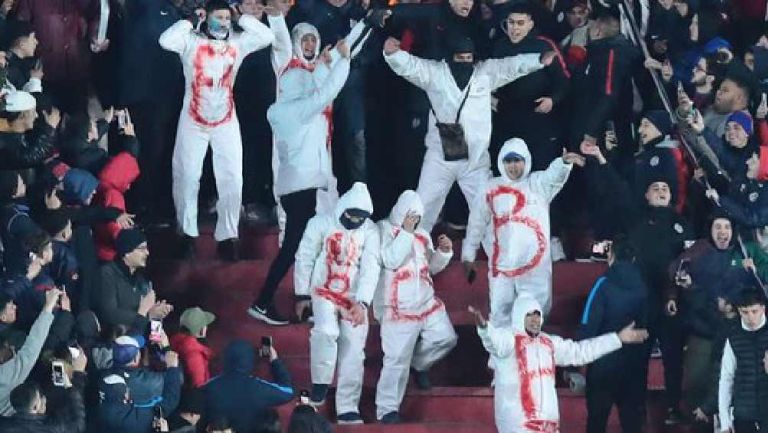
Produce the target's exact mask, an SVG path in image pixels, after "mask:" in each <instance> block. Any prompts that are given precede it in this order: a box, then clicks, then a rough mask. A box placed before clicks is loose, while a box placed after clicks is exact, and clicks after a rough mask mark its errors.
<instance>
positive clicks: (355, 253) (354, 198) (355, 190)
mask: <svg viewBox="0 0 768 433" xmlns="http://www.w3.org/2000/svg"><path fill="white" fill-rule="evenodd" d="M347 209H361V210H365V211H367V212H370V213H373V204H372V202H371V197H370V195H369V194H368V189H367V188H366V186H365V184H364V183H360V182H357V183H355V184H354V185H353V186H352V189H350V190H349V191H347V192H346V194H344V195H343V196H341V198H340V199H339V202H338V203H337V204H336V210H335V212H334V214H333V215H330V214H319V215H315V216H314V217H313V218H312V219H311V220H309V224H308V225H307V229H306V230H305V231H304V237H303V238H302V240H301V244H300V245H299V250H298V252H297V253H296V265H295V269H294V288H295V291H296V295H297V296H308V295H311V296H312V310H313V313H314V321H315V323H314V326H313V327H312V331H311V333H310V339H309V345H310V357H311V362H312V367H311V375H312V383H313V384H325V385H327V384H330V383H331V382H332V381H333V374H334V370H335V367H336V361H337V358H338V365H339V375H338V381H337V388H336V412H337V413H339V414H342V413H346V412H359V409H358V404H359V402H360V392H361V391H362V388H363V361H364V360H365V352H364V351H363V349H364V348H365V339H366V337H367V336H368V322H367V319H366V323H364V324H362V325H359V326H353V325H352V324H351V323H350V322H348V321H346V320H343V319H341V318H340V316H339V311H340V310H348V309H349V308H350V307H351V306H352V305H353V304H354V303H364V304H366V305H370V304H371V301H372V299H373V295H374V293H375V291H376V283H377V282H378V279H379V258H378V256H379V232H378V230H377V228H376V225H375V224H374V223H373V222H371V221H370V220H366V221H365V222H364V223H363V225H362V226H361V227H359V228H357V229H354V230H347V229H345V228H344V226H343V225H341V222H340V220H339V218H340V217H341V215H342V214H343V213H344V211H345V210H347Z"/></svg>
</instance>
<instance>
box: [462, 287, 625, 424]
mask: <svg viewBox="0 0 768 433" xmlns="http://www.w3.org/2000/svg"><path fill="white" fill-rule="evenodd" d="M532 311H539V312H541V306H540V305H539V303H538V302H536V301H535V300H534V299H533V298H530V297H527V296H520V297H518V298H517V300H516V301H515V305H514V307H513V309H512V320H513V322H512V328H494V327H493V325H491V324H488V326H487V327H486V328H478V331H477V332H478V334H479V335H480V339H481V340H482V342H483V346H485V349H486V350H487V351H488V353H490V354H491V358H492V361H493V362H494V364H495V372H496V373H495V390H494V406H495V412H496V427H497V428H498V430H499V433H512V432H531V431H539V432H551V433H556V432H557V431H558V426H559V421H560V412H559V410H558V403H557V391H556V390H555V367H556V366H568V365H584V364H588V363H590V362H592V361H594V360H596V359H598V358H600V357H601V356H603V355H606V354H608V353H611V352H613V351H615V350H618V349H620V348H621V340H619V337H618V335H617V334H616V333H611V334H605V335H601V336H599V337H595V338H590V339H588V340H583V341H579V342H575V341H572V340H566V339H563V338H560V337H558V336H556V335H548V334H545V333H539V334H538V335H537V336H535V337H531V336H529V334H528V333H526V331H525V316H526V314H528V313H529V312H532ZM542 324H543V323H542Z"/></svg>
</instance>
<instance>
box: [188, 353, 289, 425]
mask: <svg viewBox="0 0 768 433" xmlns="http://www.w3.org/2000/svg"><path fill="white" fill-rule="evenodd" d="M255 366H256V351H255V349H254V347H253V345H252V344H250V343H249V342H247V341H244V340H235V341H233V342H231V343H230V344H229V346H227V348H226V349H225V351H224V372H223V373H222V374H221V375H219V376H216V377H214V378H213V379H211V380H210V381H209V382H208V383H207V384H205V385H204V386H203V388H202V390H203V393H204V394H205V402H206V408H205V414H206V418H207V419H208V420H216V419H221V418H223V417H226V418H227V419H228V420H229V422H230V424H231V425H232V428H233V430H235V431H237V432H245V433H248V432H254V431H256V428H257V427H258V426H259V425H260V423H261V421H262V419H263V417H264V413H265V411H266V410H267V409H269V408H272V407H276V406H279V405H281V404H284V403H287V402H289V401H291V400H293V385H292V384H291V377H290V375H289V374H288V370H287V369H286V368H285V365H283V362H282V361H281V360H280V359H275V360H274V361H272V362H271V363H270V367H271V369H272V377H273V378H274V380H275V383H272V382H267V381H265V380H262V379H259V378H258V377H254V376H253V375H252V372H253V369H254V367H255Z"/></svg>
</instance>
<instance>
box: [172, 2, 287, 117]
mask: <svg viewBox="0 0 768 433" xmlns="http://www.w3.org/2000/svg"><path fill="white" fill-rule="evenodd" d="M238 24H239V25H240V27H242V28H243V32H234V31H230V36H229V38H228V39H226V40H221V41H220V40H213V39H209V38H208V37H206V36H205V35H204V34H202V33H200V32H197V31H194V30H193V29H192V23H191V22H189V21H188V20H179V21H177V22H176V23H175V24H174V25H172V26H171V27H169V28H168V29H167V30H166V31H164V32H163V34H161V35H160V39H159V42H160V46H162V47H163V48H165V49H166V50H168V51H173V52H175V53H177V54H179V55H180V56H181V63H182V66H183V68H184V79H185V82H186V85H185V93H184V108H183V109H182V113H186V114H187V115H189V116H190V117H191V118H192V120H193V121H194V122H195V123H197V124H198V125H200V126H203V127H216V126H219V125H221V124H223V123H226V122H228V121H230V120H233V119H235V101H234V98H233V96H232V88H233V86H234V84H235V77H236V76H237V71H238V69H240V64H241V63H242V62H243V59H244V58H245V56H247V55H248V54H250V53H252V52H254V51H256V50H258V49H261V48H263V47H266V46H267V45H269V44H271V43H272V41H274V39H275V36H274V34H273V33H272V31H271V30H270V29H269V27H267V26H265V25H264V24H262V23H261V22H259V20H257V19H256V18H254V17H252V16H250V15H243V16H241V17H240V20H239V21H238Z"/></svg>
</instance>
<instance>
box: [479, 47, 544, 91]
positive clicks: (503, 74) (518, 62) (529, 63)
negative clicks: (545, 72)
mask: <svg viewBox="0 0 768 433" xmlns="http://www.w3.org/2000/svg"><path fill="white" fill-rule="evenodd" d="M539 59H540V55H539V54H520V55H517V56H514V57H505V58H503V59H488V60H485V61H482V62H480V63H479V64H478V65H477V71H476V73H481V74H486V75H488V77H489V78H490V83H491V90H492V91H493V90H496V89H498V88H499V87H502V86H504V85H505V84H507V83H510V82H512V81H514V80H516V79H518V78H520V77H523V76H525V75H528V74H530V73H531V72H534V71H538V70H539V69H541V68H543V67H544V65H542V64H541V61H540V60H539Z"/></svg>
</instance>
